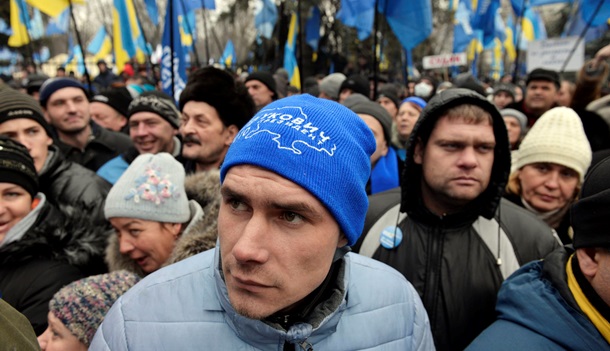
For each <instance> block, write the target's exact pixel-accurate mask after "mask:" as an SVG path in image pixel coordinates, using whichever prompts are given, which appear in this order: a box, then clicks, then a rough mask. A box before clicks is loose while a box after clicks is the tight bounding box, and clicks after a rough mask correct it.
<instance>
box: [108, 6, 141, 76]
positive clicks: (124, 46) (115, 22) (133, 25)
mask: <svg viewBox="0 0 610 351" xmlns="http://www.w3.org/2000/svg"><path fill="white" fill-rule="evenodd" d="M112 33H113V37H114V60H115V63H116V68H117V69H118V70H119V72H121V71H122V70H123V68H124V67H125V63H127V62H128V61H129V60H130V59H131V58H132V57H134V56H136V52H137V46H136V41H137V39H138V38H139V37H140V26H139V25H138V19H137V18H136V11H135V8H134V6H133V0H114V8H113V9H112Z"/></svg>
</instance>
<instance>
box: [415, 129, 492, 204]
mask: <svg viewBox="0 0 610 351" xmlns="http://www.w3.org/2000/svg"><path fill="white" fill-rule="evenodd" d="M495 145H496V138H495V136H494V132H493V127H492V125H491V123H490V122H488V121H485V122H484V123H479V124H471V123H466V122H465V121H464V120H462V119H448V118H447V117H441V118H440V119H439V120H438V121H437V123H436V126H435V127H434V129H433V130H432V133H431V134H430V139H429V140H428V143H427V144H426V145H425V146H423V145H422V142H421V141H419V142H418V143H417V145H416V146H415V154H414V156H413V157H414V158H413V159H414V161H415V163H417V164H420V165H422V195H423V197H424V203H425V204H426V206H427V207H428V209H429V210H430V211H432V212H433V213H435V214H438V215H441V214H445V213H454V212H457V211H459V210H460V209H461V208H462V207H463V206H465V205H466V204H468V203H469V202H470V201H472V200H474V199H476V198H477V197H478V196H479V195H480V194H481V193H482V192H483V191H485V189H486V188H487V186H488V185H489V180H490V178H491V169H492V166H493V162H494V148H495Z"/></svg>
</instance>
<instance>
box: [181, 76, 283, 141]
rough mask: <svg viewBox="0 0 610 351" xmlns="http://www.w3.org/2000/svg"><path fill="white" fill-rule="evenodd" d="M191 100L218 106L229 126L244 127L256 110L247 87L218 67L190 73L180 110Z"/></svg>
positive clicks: (221, 117) (220, 113)
mask: <svg viewBox="0 0 610 351" xmlns="http://www.w3.org/2000/svg"><path fill="white" fill-rule="evenodd" d="M272 80H273V79H272ZM274 82H275V81H274ZM189 101H198V102H205V103H206V104H208V105H210V106H212V107H214V108H215V109H216V112H217V113H218V117H220V120H221V121H222V123H223V124H224V125H225V126H226V127H228V126H231V125H235V126H236V127H237V128H240V129H241V127H243V126H244V124H246V123H248V121H249V120H250V118H252V116H254V111H255V109H256V107H255V106H254V101H252V97H251V96H250V94H248V90H247V89H246V87H245V86H244V85H243V84H242V83H241V82H236V81H235V79H233V77H232V76H231V75H230V74H229V73H227V72H225V71H223V70H220V69H218V68H214V67H205V68H202V69H199V70H197V71H195V72H193V73H192V74H191V75H190V76H189V80H188V82H187V83H186V87H185V88H184V90H182V93H181V94H180V103H179V106H180V111H182V110H183V109H184V105H186V103H187V102H189Z"/></svg>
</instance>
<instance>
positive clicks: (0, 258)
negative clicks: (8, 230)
mask: <svg viewBox="0 0 610 351" xmlns="http://www.w3.org/2000/svg"><path fill="white" fill-rule="evenodd" d="M39 206H43V207H42V209H41V211H40V213H39V214H38V217H37V218H36V221H35V222H34V224H33V225H32V226H31V227H30V228H29V229H27V230H26V232H25V234H24V236H23V237H22V238H21V239H20V240H18V241H15V242H12V243H9V244H7V245H6V246H4V247H2V248H0V293H1V294H2V298H3V299H4V300H5V301H6V302H8V303H9V304H10V305H11V306H13V307H14V308H15V309H16V310H18V311H19V312H21V313H23V314H24V315H25V316H26V317H27V318H28V319H29V320H30V323H32V326H33V327H34V330H35V331H36V334H37V335H40V334H41V333H42V332H43V331H44V330H45V329H46V327H47V313H48V311H49V306H48V305H49V301H50V300H51V298H52V297H53V295H54V294H55V293H56V292H57V291H58V290H59V289H60V288H61V287H63V286H64V285H66V284H69V283H70V282H72V281H75V280H77V279H80V278H82V277H84V276H87V275H89V274H90V272H91V265H92V264H94V263H93V262H92V260H94V259H95V257H101V255H102V252H100V250H99V247H101V246H103V245H102V243H103V242H104V241H105V236H104V235H103V234H102V233H100V229H98V228H96V227H93V226H89V227H85V226H84V225H83V224H82V223H75V222H74V221H65V220H64V218H63V216H62V215H61V213H60V212H59V211H58V210H56V209H55V208H54V207H53V206H52V205H51V204H49V203H48V202H46V201H45V202H43V203H41V204H40V205H39ZM94 273H98V272H94Z"/></svg>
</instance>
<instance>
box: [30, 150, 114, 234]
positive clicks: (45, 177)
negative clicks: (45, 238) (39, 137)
mask: <svg viewBox="0 0 610 351" xmlns="http://www.w3.org/2000/svg"><path fill="white" fill-rule="evenodd" d="M49 151H50V152H49V156H48V157H49V159H48V160H47V162H46V163H45V165H44V167H43V169H42V170H41V171H40V174H39V178H38V181H39V184H40V191H41V192H43V193H44V194H45V195H46V196H47V200H48V201H49V202H50V203H52V204H53V205H55V207H57V208H58V209H59V210H60V211H62V212H64V214H66V215H68V216H69V215H70V214H69V213H67V211H65V210H64V209H65V208H66V207H71V208H74V207H76V208H80V209H82V210H83V211H84V212H85V213H87V214H88V216H87V217H88V218H89V219H90V220H91V221H92V222H93V223H94V224H100V225H105V224H106V220H105V218H104V201H105V199H106V195H108V192H109V191H110V188H111V185H110V183H108V182H106V181H105V180H103V179H102V178H100V177H98V176H97V174H95V173H94V172H93V171H91V170H89V169H87V168H85V167H83V166H81V165H79V164H76V163H74V162H70V161H68V160H66V159H65V158H64V156H63V155H62V154H61V152H60V151H59V148H58V147H57V146H55V145H51V146H50V147H49Z"/></svg>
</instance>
